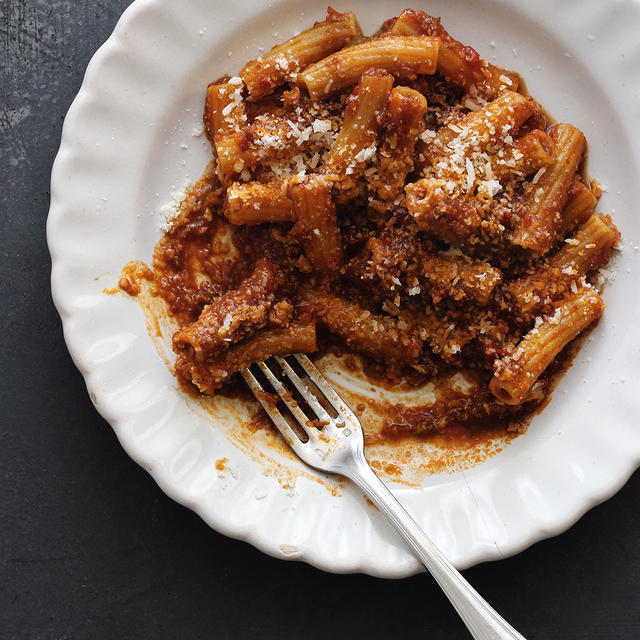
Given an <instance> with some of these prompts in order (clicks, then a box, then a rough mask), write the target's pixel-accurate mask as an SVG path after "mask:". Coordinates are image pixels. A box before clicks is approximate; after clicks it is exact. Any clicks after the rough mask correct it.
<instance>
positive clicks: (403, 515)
mask: <svg viewBox="0 0 640 640" xmlns="http://www.w3.org/2000/svg"><path fill="white" fill-rule="evenodd" d="M360 458H361V459H360ZM348 475H349V477H350V478H351V480H353V481H354V482H355V483H356V484H357V485H358V486H359V487H360V488H361V489H362V490H363V491H364V492H365V493H366V494H367V496H368V497H369V498H370V500H371V501H372V502H373V503H374V504H375V505H376V506H377V507H378V508H379V509H380V511H382V512H383V513H384V514H385V515H386V516H387V517H388V518H389V520H390V522H391V524H393V526H394V527H395V528H396V530H397V531H398V533H399V534H400V535H401V536H402V537H403V538H404V539H405V541H406V542H407V543H408V544H409V546H410V547H411V549H412V550H413V552H414V553H415V555H416V556H417V557H418V558H419V559H420V560H421V561H422V563H423V564H424V566H425V567H426V568H427V570H428V571H429V573H430V574H431V575H432V576H433V577H434V578H435V580H436V582H437V583H438V584H439V585H440V588H441V589H442V590H443V591H444V593H445V594H446V596H447V598H449V601H450V602H451V604H452V605H453V606H454V607H455V609H456V611H457V612H458V614H459V615H460V617H461V618H462V620H463V621H464V623H465V624H466V625H467V628H468V629H469V631H470V632H471V635H472V636H473V637H474V638H475V639H476V640H525V638H524V636H522V635H521V634H519V633H518V632H517V631H516V630H515V629H514V628H513V627H512V626H511V625H509V623H508V622H507V621H506V620H504V618H502V617H501V616H500V615H498V613H497V612H496V611H495V610H494V609H493V608H492V607H491V606H490V605H489V604H488V603H487V602H486V601H485V600H484V598H482V596H480V594H479V593H478V592H477V591H476V590H475V589H474V588H473V587H472V586H471V585H470V584H469V583H468V582H467V581H466V580H465V579H464V578H463V577H462V575H461V574H460V573H459V572H458V570H457V569H456V568H455V567H454V566H453V565H452V564H451V563H450V562H449V560H447V558H446V557H445V556H444V554H443V553H442V552H441V551H440V550H439V549H438V547H436V545H435V544H433V542H431V540H430V539H429V538H428V537H427V535H426V534H425V533H424V531H423V530H422V529H421V528H420V526H419V525H418V523H417V522H416V521H415V520H414V519H413V518H412V517H411V516H410V515H409V514H408V513H407V511H406V510H405V508H404V507H403V506H402V505H401V504H400V502H398V500H397V499H396V498H395V497H394V495H393V494H392V493H391V491H389V489H388V488H387V487H386V485H385V484H384V483H383V482H382V480H380V478H378V476H377V475H376V474H375V473H374V472H373V470H372V469H371V467H370V466H369V464H368V462H367V461H366V459H365V458H364V456H358V460H356V464H355V465H354V467H353V468H352V469H351V470H350V472H349V474H348Z"/></svg>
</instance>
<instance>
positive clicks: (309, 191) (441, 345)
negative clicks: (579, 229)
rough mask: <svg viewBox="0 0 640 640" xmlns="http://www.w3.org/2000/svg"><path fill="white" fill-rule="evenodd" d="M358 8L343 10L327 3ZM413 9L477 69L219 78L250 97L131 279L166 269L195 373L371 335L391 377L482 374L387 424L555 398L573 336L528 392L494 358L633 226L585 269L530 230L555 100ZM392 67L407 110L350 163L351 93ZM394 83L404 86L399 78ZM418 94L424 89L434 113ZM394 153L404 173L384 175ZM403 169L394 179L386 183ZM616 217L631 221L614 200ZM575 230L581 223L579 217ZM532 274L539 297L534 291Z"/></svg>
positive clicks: (209, 117)
mask: <svg viewBox="0 0 640 640" xmlns="http://www.w3.org/2000/svg"><path fill="white" fill-rule="evenodd" d="M344 15H346V14H339V13H337V12H333V13H331V12H330V14H329V18H328V20H341V19H342V18H341V17H340V16H344ZM401 19H404V20H405V21H408V24H412V25H413V27H412V28H414V29H419V31H418V33H422V34H425V35H430V36H433V35H437V36H438V37H440V38H441V40H442V45H441V46H442V47H445V48H446V51H447V52H448V53H447V55H457V56H459V58H460V59H461V60H463V61H464V62H465V66H464V69H466V72H465V73H466V75H460V76H459V77H455V78H450V77H447V76H445V75H443V74H442V73H440V69H439V72H437V73H435V74H434V75H432V76H421V75H416V74H413V75H412V76H411V77H409V78H403V79H398V78H392V79H391V80H390V81H389V82H387V79H388V74H386V72H384V70H377V71H375V72H373V71H371V72H367V73H366V74H364V75H363V76H362V78H361V80H360V82H359V84H358V85H357V86H356V87H354V88H349V89H347V90H344V91H341V92H337V93H335V94H332V95H330V96H328V97H327V99H326V100H323V101H313V100H311V98H310V97H309V96H308V95H307V93H306V91H305V89H304V86H303V85H301V84H300V83H298V84H296V83H295V82H294V81H293V80H292V79H290V80H289V81H286V82H284V81H283V83H284V84H282V86H276V88H275V89H273V88H272V89H271V90H272V91H273V92H272V93H271V94H270V95H267V96H265V97H263V98H261V99H258V100H253V99H252V97H251V96H250V95H248V93H247V89H246V88H245V87H244V85H243V81H242V79H241V78H229V76H225V77H224V78H222V79H221V80H220V81H219V83H218V84H220V83H223V84H224V83H226V84H225V86H226V87H227V88H228V89H229V92H230V95H231V96H232V100H233V102H232V103H230V106H229V107H228V109H227V113H231V111H229V109H231V108H233V109H236V111H234V112H233V113H231V116H233V117H235V118H236V119H237V122H236V121H234V120H233V117H231V116H230V117H229V118H228V119H229V123H227V124H225V125H224V126H225V133H224V135H223V133H221V130H220V131H215V130H213V129H212V127H213V126H214V123H215V122H216V114H215V113H212V112H210V105H209V102H207V110H209V111H206V112H205V124H206V126H207V135H208V137H209V139H210V141H211V142H212V150H213V155H214V160H213V161H212V163H211V164H210V166H209V167H208V168H207V170H206V172H205V173H204V175H203V176H202V178H201V179H200V180H199V181H198V182H197V183H196V184H195V185H194V186H193V187H191V188H190V189H189V190H188V192H187V194H186V197H185V199H184V201H183V202H182V204H181V206H180V210H179V214H178V215H177V217H176V218H175V219H174V220H173V221H172V222H171V223H170V225H169V228H168V229H167V230H166V231H165V232H164V234H163V236H162V238H161V239H160V241H159V242H158V244H157V246H156V248H155V252H154V257H153V265H152V269H151V270H150V269H148V268H144V267H140V266H137V267H135V268H134V267H128V268H126V269H125V270H124V271H123V274H122V277H121V280H120V287H121V288H122V289H123V290H125V291H127V292H128V293H129V294H131V295H137V294H138V293H139V292H140V287H139V286H138V284H137V282H138V281H139V280H140V279H141V278H144V279H147V280H150V281H152V283H153V288H154V292H155V294H156V295H158V296H160V297H161V298H163V299H164V300H165V301H166V303H167V305H168V308H169V310H170V313H171V314H172V315H173V317H174V318H175V319H176V321H177V322H178V324H179V327H180V328H179V329H178V330H177V331H176V333H175V335H174V337H173V348H174V350H175V352H176V354H177V360H176V374H177V376H178V378H179V380H180V381H181V383H182V384H183V385H184V386H185V388H186V387H189V388H193V389H197V391H198V392H200V393H205V394H214V393H217V392H219V390H220V389H221V388H222V387H223V385H226V384H228V383H229V382H230V381H232V380H233V379H234V377H233V374H234V372H236V371H237V370H238V369H239V368H241V367H245V366H248V365H249V364H251V362H252V360H251V358H256V359H262V358H266V357H268V356H269V355H271V354H280V355H286V354H287V353H291V352H292V351H297V350H298V351H306V352H313V351H318V350H322V351H327V350H331V349H340V350H344V351H346V352H352V353H356V354H359V356H360V357H361V360H362V363H363V368H364V371H365V373H366V374H367V375H368V376H369V377H370V378H371V379H372V380H379V381H381V380H384V381H385V384H387V385H388V384H392V385H393V384H399V383H401V382H402V384H405V385H406V384H409V385H410V384H415V385H418V384H422V383H424V382H425V381H427V380H429V379H432V378H433V377H434V376H437V375H443V374H446V373H451V372H455V371H462V372H466V375H467V376H468V377H469V378H470V379H471V380H472V382H473V384H472V391H471V392H469V391H466V392H462V391H460V390H455V389H453V388H443V389H442V390H441V393H440V396H439V398H438V400H437V401H436V402H435V404H432V405H429V406H417V407H405V406H402V405H401V406H397V407H394V408H392V409H390V410H389V411H388V418H387V419H386V421H385V425H384V428H383V436H384V437H386V438H398V437H406V436H414V437H415V436H418V437H429V436H430V435H431V434H434V433H443V432H446V431H447V430H449V431H451V432H453V431H455V430H459V429H463V430H466V431H467V432H474V433H478V432H479V431H482V429H484V428H487V427H495V425H497V424H502V425H504V426H505V428H507V426H508V425H512V428H513V425H514V424H517V425H522V424H525V423H526V421H527V419H528V417H530V416H531V414H532V413H533V412H534V411H536V410H537V409H538V408H540V407H542V406H544V404H545V403H546V402H547V401H548V398H549V394H550V390H551V387H552V385H551V384H550V378H551V373H552V372H553V371H555V370H558V369H560V368H562V366H563V363H566V362H568V359H567V356H566V354H567V353H568V351H567V350H565V351H564V352H562V353H561V354H560V355H559V356H558V357H557V358H556V360H555V361H554V364H553V365H552V366H551V367H549V368H548V370H547V371H545V372H544V374H543V375H542V376H541V377H540V379H539V380H538V382H537V383H536V385H534V386H533V387H532V389H531V392H530V393H529V395H528V396H527V397H526V398H524V399H523V400H522V401H521V402H520V403H518V404H515V405H509V404H503V403H502V402H500V401H499V400H498V399H497V398H496V397H495V396H494V395H493V394H492V393H491V392H490V391H489V383H490V381H491V379H492V377H493V376H494V370H495V368H496V362H499V361H502V360H503V359H504V360H505V361H507V360H508V357H509V355H510V354H512V353H514V350H515V348H516V346H517V345H518V343H519V342H520V341H521V340H522V338H523V336H524V335H525V334H526V333H527V331H529V330H530V329H531V327H532V326H534V325H535V326H536V327H537V326H538V325H539V323H540V322H541V319H540V316H543V317H542V320H544V318H546V317H547V316H548V315H550V314H551V315H552V314H553V311H554V309H555V306H557V304H559V301H561V300H562V296H564V295H566V294H567V293H568V292H571V291H573V290H574V289H575V288H576V287H584V286H591V285H592V284H593V283H594V282H595V280H594V278H595V276H594V272H595V270H596V269H597V268H598V267H599V266H601V265H602V264H604V263H606V261H607V260H608V259H609V256H610V253H611V249H612V247H613V246H614V245H615V242H616V241H617V235H615V236H614V235H611V238H612V240H611V241H610V242H609V244H607V245H606V246H604V247H603V249H602V251H600V253H597V254H594V256H593V257H592V258H591V259H590V260H591V261H590V262H589V264H588V267H587V268H586V269H585V271H586V272H588V273H584V274H583V275H581V276H580V277H576V278H573V279H572V278H571V274H569V275H565V276H562V277H558V276H559V275H560V274H559V271H558V268H556V267H553V268H555V269H556V271H553V270H552V267H551V266H547V265H551V264H552V263H553V259H554V258H553V256H554V255H556V254H558V253H559V252H560V251H561V250H562V247H563V246H564V245H563V242H564V240H565V238H564V236H563V235H562V234H560V233H559V235H558V236H557V237H556V238H555V240H554V242H553V243H552V247H551V250H550V251H548V252H547V253H545V254H543V255H539V254H537V253H536V252H535V251H533V250H531V249H529V248H527V247H524V246H519V245H517V244H515V243H514V241H513V238H514V237H515V235H516V234H515V231H514V230H515V229H516V227H517V225H518V224H519V220H521V219H522V217H523V216H524V215H525V209H526V206H527V203H528V202H529V201H528V200H527V198H530V195H531V192H532V191H533V190H535V187H536V181H537V179H538V178H539V177H540V175H542V174H543V173H544V171H542V173H541V172H540V171H538V172H537V173H536V174H535V176H534V175H532V173H531V172H529V173H527V171H528V169H527V170H523V172H520V173H519V172H518V171H517V170H516V169H514V168H513V167H516V166H517V167H519V166H520V165H519V164H517V162H518V160H519V158H518V157H517V153H518V151H517V147H516V145H517V142H518V140H519V139H521V138H518V136H524V135H525V134H527V133H530V132H534V136H533V137H532V138H531V140H532V142H533V143H535V142H536V140H537V139H538V138H540V140H546V136H547V134H546V133H545V128H546V124H547V121H546V116H545V114H544V112H543V111H542V109H541V108H540V106H539V105H538V104H537V103H536V102H535V100H533V99H532V98H526V99H524V98H522V96H520V95H519V94H517V93H516V91H517V82H518V81H517V76H516V75H515V74H513V73H511V72H507V71H504V70H501V69H498V68H497V67H493V66H492V65H487V63H485V62H484V61H482V60H481V59H480V57H479V56H478V54H477V53H476V52H475V51H474V50H473V49H472V48H471V47H465V46H463V45H461V44H460V43H458V42H457V41H455V40H454V39H453V38H451V36H449V34H448V33H447V32H446V31H445V30H444V28H443V27H442V25H441V24H440V22H439V20H437V19H435V18H432V17H431V16H428V15H427V14H424V13H423V12H420V11H410V10H408V11H407V12H403V14H402V16H401ZM395 24H396V19H395V18H393V19H390V20H388V21H386V22H385V23H384V24H383V25H382V27H381V28H380V30H379V31H378V32H377V35H378V36H381V37H384V36H385V35H386V36H388V35H389V34H392V33H393V29H394V25H395ZM461 68H463V67H461ZM278 73H279V72H278ZM367 74H368V75H367ZM500 74H502V75H500ZM278 77H279V76H278V74H276V75H275V76H273V78H275V80H273V82H276V84H277V82H279V81H278V80H277V78H278ZM498 77H499V78H500V80H499V82H500V83H502V85H501V86H500V87H499V90H497V89H496V88H495V87H496V84H495V83H496V78H498ZM385 83H386V85H385V86H386V89H385V90H386V91H388V92H390V93H389V94H388V95H389V98H388V100H389V104H391V101H392V100H393V99H396V102H397V104H398V105H400V106H399V108H398V109H396V111H397V113H398V114H399V115H398V116H397V117H398V118H400V121H398V122H394V121H393V118H394V113H395V112H394V111H393V110H392V109H390V108H389V109H388V108H387V107H386V106H385V105H386V102H385V101H382V103H380V104H378V106H377V107H376V109H377V110H376V112H375V114H374V115H375V117H374V118H372V119H370V123H371V124H370V125H368V126H371V127H372V129H371V131H364V134H366V135H368V136H369V137H368V140H372V141H373V143H372V145H371V146H368V147H366V148H363V149H361V150H360V151H359V152H358V153H357V154H355V158H354V159H353V160H352V161H351V163H350V164H349V163H347V165H345V166H346V169H345V170H344V174H338V175H336V174H334V173H332V171H333V170H332V169H331V167H332V166H333V167H335V166H337V165H336V163H335V161H334V160H335V158H332V149H334V150H335V148H334V145H336V144H337V142H336V141H339V140H340V132H341V128H342V127H343V125H344V121H343V115H344V113H345V108H348V109H349V110H350V113H351V115H349V116H348V117H358V115H357V114H358V111H357V110H358V105H359V104H361V103H362V101H366V100H369V101H374V100H375V99H376V94H375V91H373V89H370V88H371V87H378V86H379V87H382V86H383V84H385ZM211 86H213V87H214V89H215V87H216V86H218V85H216V83H212V85H211ZM260 86H262V85H260ZM391 86H393V87H402V92H403V93H402V95H401V96H400V94H399V93H395V94H394V92H393V91H394V90H393V89H391V88H390V87H391ZM210 88H211V87H210ZM263 88H264V87H263ZM231 90H233V91H231ZM376 91H377V90H376ZM380 91H382V89H380ZM422 96H424V97H425V98H426V101H427V104H426V106H425V104H424V99H423V98H422ZM510 96H512V98H510ZM514 96H515V97H514ZM498 99H501V100H506V99H513V100H515V102H514V104H516V103H517V104H518V105H519V106H518V107H517V109H515V108H514V109H513V110H512V112H511V115H510V116H509V117H510V120H508V122H509V124H506V125H505V126H504V127H503V128H502V129H501V130H499V131H496V130H495V128H494V129H491V128H489V129H488V133H486V135H485V137H482V136H480V135H479V134H475V133H474V134H473V135H471V134H469V133H468V132H469V131H471V128H470V129H468V130H466V129H464V127H465V126H467V127H471V125H469V124H468V123H469V122H470V119H469V116H470V114H473V113H475V112H477V111H478V110H480V109H482V108H484V107H485V106H486V105H487V104H489V106H491V104H493V102H492V101H497V100H498ZM385 100H386V99H385ZM372 104H373V102H372ZM411 109H421V111H420V112H419V118H418V119H416V118H414V119H413V120H412V116H411ZM425 109H426V111H425ZM222 114H223V115H224V114H225V109H223V110H222ZM234 114H235V115H234ZM238 114H239V115H238ZM354 114H355V115H354ZM234 122H235V124H234ZM416 122H417V123H418V124H416ZM407 123H412V124H407ZM234 127H235V129H234ZM480 128H482V123H480ZM465 131H466V133H465ZM234 136H235V137H234ZM473 136H476V137H475V138H474V137H473ZM399 139H400V140H402V141H403V143H402V144H403V147H402V149H400V150H399V151H402V152H403V153H402V154H401V153H400V152H396V149H397V143H398V140H399ZM232 144H235V145H236V147H234V148H235V149H236V153H237V154H238V157H239V158H242V161H241V162H240V165H242V166H240V165H238V166H237V167H235V165H234V167H235V168H234V169H231V170H230V169H228V168H225V167H226V166H227V165H224V164H223V163H222V157H221V155H220V154H221V153H222V151H223V149H226V148H227V146H228V145H232ZM225 145H227V146H225ZM406 145H409V146H408V147H407V146H406ZM407 149H409V152H407ZM514 149H516V150H515V151H514ZM547 151H548V150H547ZM556 152H557V150H556ZM225 153H226V151H225ZM381 154H384V157H381ZM395 157H397V163H396V164H395V165H394V162H393V158H395ZM389 158H391V159H392V160H389ZM505 159H506V160H505ZM225 162H226V160H225ZM332 163H333V164H332ZM509 163H513V164H509ZM340 166H342V165H340ZM394 166H395V168H396V171H397V173H391V174H387V175H388V180H386V182H385V179H384V175H383V174H384V172H389V171H392V172H393V171H394ZM527 166H528V165H527ZM496 176H499V177H500V181H498V180H496ZM536 176H537V177H536ZM387 183H388V184H393V185H396V186H395V187H394V188H395V189H396V190H397V192H396V193H394V194H392V195H389V194H388V193H386V192H385V184H387ZM232 184H233V185H234V189H235V190H236V191H238V192H239V193H252V192H255V193H263V194H264V193H268V194H269V195H268V198H266V196H265V198H266V199H265V200H264V201H258V200H256V201H255V207H256V210H261V209H260V207H264V212H265V214H264V215H266V216H267V217H268V216H271V217H272V218H273V219H274V221H273V222H269V221H266V222H263V223H261V224H259V222H260V218H259V217H258V218H257V220H256V215H257V214H256V212H253V214H254V215H253V217H251V222H247V223H246V224H231V223H230V222H229V220H228V219H227V218H225V215H230V214H229V210H230V209H229V206H228V204H229V203H228V202H225V197H226V192H227V188H228V187H229V186H231V185H232ZM267 184H268V185H270V186H269V189H268V190H264V189H263V190H260V188H259V187H260V185H267ZM589 184H591V183H589V182H587V180H586V179H584V178H583V177H582V176H581V175H580V174H579V173H576V175H575V176H574V177H573V180H572V181H569V182H568V183H567V187H566V189H565V191H564V192H563V193H562V194H561V199H560V200H559V201H558V202H559V203H560V202H561V205H562V206H564V204H565V203H566V202H569V203H570V202H572V198H576V199H577V198H578V197H579V196H580V197H583V196H584V197H586V196H585V193H584V192H585V189H586V190H587V191H589V190H590V189H591V187H589ZM252 185H254V186H252ZM345 185H348V186H345ZM252 189H253V191H252ZM591 191H595V188H594V189H591ZM598 195H599V194H598ZM587 196H588V194H587ZM269 199H271V204H270V202H269V201H267V200H269ZM594 200H595V198H594ZM238 202H240V203H241V205H238V206H244V204H242V203H243V202H244V201H242V199H241V198H240V199H239V200H238ZM273 202H276V203H277V207H276V208H275V209H274V207H275V205H274V204H273ZM561 205H560V204H558V206H559V207H560V208H561ZM269 207H271V208H269ZM278 207H279V209H278ZM236 213H237V212H235V213H234V215H235V214H236ZM589 214H590V212H587V217H588V215H589ZM238 215H240V219H241V217H242V211H240V213H239V214H238ZM558 215H559V214H558ZM267 219H268V218H267ZM584 219H586V218H584V217H583V218H582V219H581V220H582V221H584ZM247 220H249V218H247ZM606 224H610V226H611V228H612V229H615V227H614V226H613V223H612V222H611V221H610V218H609V221H608V222H606ZM574 227H575V225H574ZM566 231H567V232H568V231H573V229H572V228H570V226H569V225H568V224H567V226H566ZM545 233H550V232H548V230H545ZM615 233H616V234H617V230H616V231H615ZM567 273H569V272H567ZM537 274H540V276H538V275H537ZM589 274H590V275H589ZM587 277H588V278H589V279H587ZM527 278H528V280H527ZM523 290H524V295H531V296H533V295H535V296H539V298H538V299H537V300H534V302H532V303H531V304H528V305H523V304H522V293H523ZM548 291H552V293H551V294H549V297H548V298H545V297H544V296H545V295H546V294H547V292H548ZM523 309H524V311H523ZM537 314H538V315H537Z"/></svg>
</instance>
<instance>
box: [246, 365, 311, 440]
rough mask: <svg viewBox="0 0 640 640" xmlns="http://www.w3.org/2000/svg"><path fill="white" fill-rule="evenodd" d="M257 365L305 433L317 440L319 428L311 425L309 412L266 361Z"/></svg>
mask: <svg viewBox="0 0 640 640" xmlns="http://www.w3.org/2000/svg"><path fill="white" fill-rule="evenodd" d="M256 364H257V366H258V367H259V368H260V371H262V373H264V375H265V377H266V378H267V380H268V381H269V383H270V384H271V386H272V387H273V388H274V389H275V391H276V393H277V394H278V395H279V396H280V397H281V398H282V401H283V402H284V403H285V405H286V406H287V409H289V411H291V413H292V414H293V415H294V417H295V418H296V420H297V421H298V424H299V425H300V427H301V428H302V429H303V430H304V431H305V433H306V434H307V435H308V436H309V438H310V439H311V440H317V438H318V432H317V429H315V428H314V427H311V426H310V425H309V422H310V420H309V418H308V416H307V414H306V413H305V412H304V411H303V410H302V409H301V408H300V407H299V406H298V403H297V402H296V401H295V399H294V398H293V397H292V396H291V392H290V391H289V390H288V389H287V388H286V387H285V386H284V385H283V384H282V382H280V380H278V378H276V376H275V374H274V373H273V371H271V369H269V367H268V365H267V363H266V362H257V363H256Z"/></svg>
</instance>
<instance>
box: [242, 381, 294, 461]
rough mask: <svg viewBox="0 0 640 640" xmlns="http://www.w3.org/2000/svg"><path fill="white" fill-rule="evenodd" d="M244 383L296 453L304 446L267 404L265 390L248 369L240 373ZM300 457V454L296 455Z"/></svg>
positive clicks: (276, 411)
mask: <svg viewBox="0 0 640 640" xmlns="http://www.w3.org/2000/svg"><path fill="white" fill-rule="evenodd" d="M240 373H241V374H242V377H243V378H244V380H245V382H246V383H247V384H248V385H249V388H250V389H251V391H252V392H253V395H254V396H255V397H256V399H257V400H258V402H259V403H260V404H261V405H262V408H263V409H264V410H265V411H266V412H267V414H268V416H269V417H270V418H271V419H272V420H273V422H274V424H275V425H276V427H277V428H278V431H280V433H281V434H282V437H283V438H284V439H285V440H286V441H287V444H288V445H289V446H290V447H291V448H292V449H293V450H294V451H295V452H296V453H298V450H299V448H300V445H302V444H304V443H303V442H302V441H301V440H300V438H298V436H297V435H296V433H295V432H294V430H293V429H292V428H291V427H290V426H289V423H288V422H287V421H286V420H285V418H284V416H283V415H282V414H281V413H280V411H278V409H277V408H276V407H275V405H273V404H272V403H270V402H268V401H267V400H265V398H264V395H263V394H264V393H265V390H264V389H263V388H262V385H261V384H260V382H259V381H258V379H257V378H256V377H255V376H254V375H253V373H251V371H249V369H242V371H241V372H240ZM298 455H300V453H298Z"/></svg>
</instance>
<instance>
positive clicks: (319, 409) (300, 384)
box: [275, 356, 332, 423]
mask: <svg viewBox="0 0 640 640" xmlns="http://www.w3.org/2000/svg"><path fill="white" fill-rule="evenodd" d="M275 360H276V362H277V363H278V364H279V365H280V367H281V368H282V371H283V372H284V373H285V375H286V376H287V377H288V378H289V380H291V382H293V384H294V386H295V388H296V389H297V390H298V391H299V392H300V394H301V395H302V397H303V398H304V399H305V402H306V403H307V404H308V405H309V406H310V407H311V408H312V409H313V410H314V411H315V412H316V415H317V416H318V418H319V419H320V420H323V421H325V420H326V421H328V422H329V423H331V422H332V419H331V416H330V415H329V414H328V413H327V411H326V409H325V408H324V407H323V406H322V405H321V404H320V403H319V402H318V399H317V398H316V396H315V394H314V393H313V391H311V389H310V388H309V385H308V384H307V383H306V382H304V381H303V380H302V379H301V378H300V376H298V374H297V373H296V372H295V371H294V370H293V368H292V367H291V365H290V364H289V363H288V362H287V361H286V360H285V359H284V358H282V357H281V356H275Z"/></svg>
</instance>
